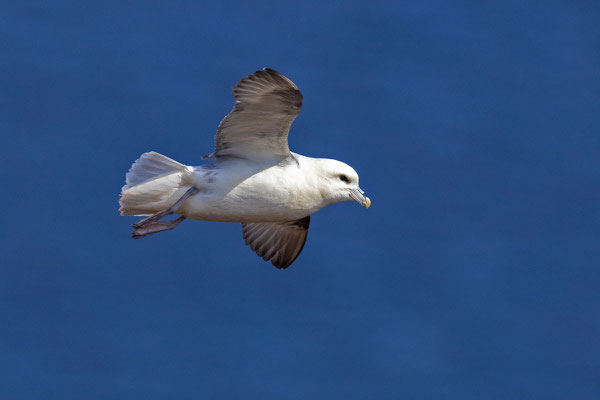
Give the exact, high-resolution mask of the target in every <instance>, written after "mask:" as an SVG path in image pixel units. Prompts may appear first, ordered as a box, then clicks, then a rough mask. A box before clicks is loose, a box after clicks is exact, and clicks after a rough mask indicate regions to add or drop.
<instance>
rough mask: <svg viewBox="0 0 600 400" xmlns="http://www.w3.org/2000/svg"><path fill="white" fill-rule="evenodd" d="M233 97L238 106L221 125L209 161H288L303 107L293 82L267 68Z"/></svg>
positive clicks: (246, 81) (241, 84)
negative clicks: (223, 158) (224, 158)
mask: <svg viewBox="0 0 600 400" xmlns="http://www.w3.org/2000/svg"><path fill="white" fill-rule="evenodd" d="M233 97H234V98H235V101H236V104H235V106H234V107H233V110H232V111H231V112H230V113H229V115H227V116H226V117H225V118H223V120H222V121H221V123H220V124H219V129H218V130H217V135H216V137H215V152H214V153H213V154H211V155H210V156H209V157H221V156H236V157H241V158H247V159H253V158H255V159H256V158H260V159H264V158H282V157H289V156H290V149H289V146H288V133H289V130H290V126H291V125H292V122H293V121H294V119H295V118H296V116H297V115H298V114H299V113H300V108H301V107H302V94H301V93H300V91H299V90H298V88H297V87H296V85H295V84H294V82H292V81H291V80H289V79H288V78H286V77H285V76H283V75H282V74H280V73H279V72H277V71H274V70H272V69H269V68H265V69H264V70H262V71H256V72H255V73H254V74H252V75H250V76H248V77H247V78H244V79H242V80H241V81H240V82H239V83H238V84H237V85H236V86H235V87H234V88H233Z"/></svg>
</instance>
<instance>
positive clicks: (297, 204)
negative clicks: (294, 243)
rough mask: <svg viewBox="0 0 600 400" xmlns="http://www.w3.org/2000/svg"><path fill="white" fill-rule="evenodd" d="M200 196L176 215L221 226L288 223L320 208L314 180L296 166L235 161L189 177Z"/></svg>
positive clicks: (199, 170) (189, 202)
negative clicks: (226, 223) (249, 223)
mask: <svg viewBox="0 0 600 400" xmlns="http://www.w3.org/2000/svg"><path fill="white" fill-rule="evenodd" d="M191 180H192V183H193V184H194V186H196V187H197V188H198V189H199V190H200V192H199V193H198V194H196V195H194V196H192V197H191V198H189V199H188V200H187V201H186V202H185V203H184V205H183V206H182V207H181V208H180V210H179V212H180V213H182V214H183V215H185V216H186V217H188V218H192V219H199V220H206V221H221V222H266V221H271V222H275V221H292V220H297V219H300V218H303V217H305V216H307V215H310V214H312V213H314V212H316V211H317V210H319V209H320V208H321V207H322V206H323V205H324V204H323V200H322V198H321V196H320V193H319V191H318V190H317V188H316V184H315V182H314V179H312V177H311V176H310V174H307V171H306V170H305V169H304V168H301V167H300V166H299V165H298V164H296V163H288V164H285V165H274V166H273V165H257V164H256V163H252V164H249V163H247V162H246V161H243V160H237V161H235V162H231V163H228V164H224V165H221V166H219V168H213V169H206V168H203V167H198V168H197V169H196V171H195V173H194V176H193V177H191Z"/></svg>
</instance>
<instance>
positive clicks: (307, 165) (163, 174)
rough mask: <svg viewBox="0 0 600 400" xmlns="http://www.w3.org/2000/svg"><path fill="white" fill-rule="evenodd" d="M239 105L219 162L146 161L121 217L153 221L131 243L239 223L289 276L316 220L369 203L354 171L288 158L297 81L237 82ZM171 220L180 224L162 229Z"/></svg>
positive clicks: (257, 77) (266, 76)
mask: <svg viewBox="0 0 600 400" xmlns="http://www.w3.org/2000/svg"><path fill="white" fill-rule="evenodd" d="M233 97H234V99H235V106H234V107H233V110H232V111H231V112H230V113H229V114H228V115H227V116H226V117H225V118H223V120H222V121H221V123H220V124H219V128H218V130H217V134H216V137H215V151H214V152H213V153H212V154H209V155H206V156H204V157H203V158H204V159H213V161H212V162H211V163H207V164H204V165H201V166H198V167H191V166H187V165H183V164H180V163H178V162H177V161H175V160H172V159H171V158H168V157H166V156H163V155H161V154H159V153H156V152H149V153H144V154H142V155H141V157H140V158H139V159H137V160H136V161H135V162H134V163H133V165H132V166H131V169H130V170H129V172H128V173H127V176H126V184H125V186H123V188H122V190H121V198H120V200H119V205H120V206H121V207H120V209H119V211H120V212H121V215H139V216H148V217H147V218H145V219H143V220H141V221H139V222H137V223H135V224H133V228H134V231H133V235H132V236H133V238H140V237H143V236H147V235H151V234H153V233H157V232H162V231H165V230H169V229H173V228H175V227H176V226H177V225H178V224H180V223H181V222H182V221H183V220H185V219H186V218H190V219H196V220H203V221H219V222H241V223H242V233H243V237H244V239H245V241H246V244H247V245H249V246H250V248H251V249H252V250H253V251H254V252H256V254H258V255H259V256H260V257H262V258H263V260H265V261H269V260H270V261H271V263H272V264H273V265H274V266H275V267H277V268H286V267H288V266H289V265H290V264H291V263H292V262H294V260H295V259H296V258H297V257H298V255H299V254H300V252H301V251H302V248H303V247H304V243H305V242H306V237H307V234H308V225H309V223H310V216H311V214H313V213H315V212H316V211H318V210H319V209H321V208H323V207H325V206H328V205H330V204H335V203H340V202H343V201H350V200H353V201H356V202H358V203H359V204H361V205H362V206H364V207H366V208H368V207H369V206H370V205H371V200H369V198H368V197H366V196H365V195H364V192H363V191H362V190H361V189H360V188H359V186H358V174H357V173H356V171H354V169H352V167H350V166H349V165H347V164H344V163H343V162H340V161H336V160H331V159H325V158H311V157H305V156H302V155H300V154H296V153H292V152H291V151H290V149H289V147H288V133H289V130H290V126H291V124H292V122H293V121H294V119H295V118H296V116H297V115H298V113H299V112H300V108H301V107H302V94H301V93H300V91H299V90H298V88H297V87H296V85H295V84H294V83H293V82H292V81H291V80H289V79H288V78H286V77H285V76H283V75H282V74H280V73H279V72H277V71H274V70H272V69H270V68H264V69H263V70H261V71H256V72H255V73H254V74H252V75H250V76H248V77H246V78H244V79H242V80H241V81H239V82H238V84H237V85H236V86H235V87H234V88H233ZM171 214H180V216H179V218H177V219H173V220H162V221H161V219H162V218H164V217H166V216H168V215H171Z"/></svg>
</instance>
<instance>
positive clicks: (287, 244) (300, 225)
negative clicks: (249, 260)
mask: <svg viewBox="0 0 600 400" xmlns="http://www.w3.org/2000/svg"><path fill="white" fill-rule="evenodd" d="M309 225H310V216H308V217H304V218H301V219H299V220H297V221H289V222H244V223H242V233H243V236H244V239H245V241H246V244H247V245H248V246H250V248H251V249H252V251H254V252H256V254H258V255H259V256H260V257H262V259H263V260H265V261H269V260H270V261H271V264H273V265H274V266H276V267H277V268H287V267H289V266H290V264H291V263H293V262H294V260H295V259H296V258H298V256H299V255H300V252H301V251H302V249H303V248H304V244H305V243H306V237H307V236H308V226H309Z"/></svg>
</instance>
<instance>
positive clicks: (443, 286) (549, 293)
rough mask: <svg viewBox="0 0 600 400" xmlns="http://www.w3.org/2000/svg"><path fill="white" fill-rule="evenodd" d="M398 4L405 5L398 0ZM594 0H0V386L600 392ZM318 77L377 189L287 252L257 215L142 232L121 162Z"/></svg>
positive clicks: (307, 115)
mask: <svg viewBox="0 0 600 400" xmlns="http://www.w3.org/2000/svg"><path fill="white" fill-rule="evenodd" d="M396 3H397V4H396ZM599 21H600V9H599V7H598V5H597V4H596V3H595V2H591V1H590V2H586V1H562V2H559V1H548V2H527V1H525V2H523V1H512V2H511V1H501V2H485V4H484V3H483V2H462V1H452V2H448V1H421V2H413V4H405V2H402V3H401V2H370V5H367V4H366V2H363V1H345V2H335V3H334V2H315V3H307V2H302V5H300V3H295V4H291V3H287V2H283V3H281V2H279V3H275V2H274V3H266V2H264V3H260V2H259V3H257V2H253V3H248V4H246V3H242V2H240V3H236V2H234V3H228V4H221V3H217V2H215V3H213V4H201V2H183V1H174V2H160V3H159V2H154V1H130V2H123V1H105V2H87V1H83V2H82V1H54V2H50V3H47V2H29V1H24V2H16V1H15V2H10V3H3V5H2V6H0V49H1V50H2V52H1V56H0V133H1V135H2V141H1V143H2V144H1V146H0V160H1V162H2V168H1V169H0V181H1V182H2V190H1V200H0V201H1V204H2V211H3V215H2V223H1V224H0V265H1V267H0V317H1V320H0V398H2V399H42V398H43V399H71V398H73V399H94V398H98V399H192V398H193V399H202V398H215V399H239V398H244V399H271V398H283V399H307V398H308V399H320V398H322V399H348V398H351V399H353V398H355V399H367V398H373V399H400V398H405V399H511V398H519V399H598V398H600V342H599V341H598V338H599V336H600V314H599V311H600V293H599V286H600V264H599V263H600V250H599V249H600V247H599V245H598V244H599V243H598V241H599V237H600V227H599V224H600V208H599V205H600V157H599V156H600V134H599V130H600V107H599V102H598V99H599V96H600V72H599V71H600V68H599V63H600V35H599V34H598V22H599ZM263 66H269V67H272V68H275V69H277V70H279V71H281V72H283V73H284V74H286V75H287V76H289V77H290V78H291V79H293V80H294V81H295V82H296V84H297V85H298V86H299V87H300V89H301V90H302V92H303V94H304V99H305V101H304V107H303V110H302V113H301V114H300V116H299V118H298V119H297V120H296V122H295V123H294V125H293V127H292V134H291V137H290V143H291V147H292V149H293V150H294V151H296V152H298V153H301V154H305V155H308V156H324V157H331V158H336V159H340V160H343V161H345V162H347V163H349V164H351V165H352V166H353V167H354V168H355V169H356V170H357V171H358V172H359V174H360V176H361V186H362V187H363V189H365V190H366V191H367V194H368V195H369V196H370V197H371V198H372V200H373V206H372V207H371V208H370V209H369V210H364V209H362V208H361V207H359V206H358V205H356V204H350V203H347V204H342V205H336V206H333V207H329V208H327V209H324V210H322V211H320V212H319V213H318V214H316V215H315V216H314V217H313V219H312V224H311V228H310V234H309V239H308V243H307V245H306V247H305V250H304V252H303V253H302V254H301V256H300V258H299V259H298V260H297V261H296V262H295V263H294V265H293V266H292V267H291V268H290V269H288V270H285V271H278V270H276V269H275V268H273V267H272V266H271V265H270V264H268V263H264V262H263V261H262V260H260V259H259V258H258V257H256V256H255V255H254V254H253V253H252V252H251V251H250V250H249V249H248V248H247V247H246V246H244V244H243V240H242V238H241V230H240V227H239V225H238V224H218V223H207V222H197V221H186V222H185V223H184V224H182V225H181V226H180V227H178V228H177V229H176V230H174V231H172V232H166V233H161V234H159V235H155V236H151V237H148V238H145V239H143V240H139V241H134V240H131V239H130V237H129V236H130V233H131V223H132V222H134V221H135V219H134V218H124V217H120V216H119V215H118V212H117V207H118V206H117V200H118V194H119V191H120V187H121V186H122V184H123V182H124V176H125V172H126V171H127V169H128V168H129V166H130V165H131V163H132V161H133V160H135V159H136V158H137V157H138V156H139V155H140V154H141V153H142V152H145V151H150V150H156V151H159V152H161V153H164V154H166V155H169V156H171V157H173V158H175V159H177V160H179V161H181V162H184V163H188V164H197V163H199V162H200V161H199V158H200V156H201V155H203V154H207V153H209V152H211V151H212V145H213V134H214V132H215V130H216V126H217V124H218V122H219V120H220V119H221V118H222V117H223V116H224V115H225V114H226V113H227V112H228V111H229V109H230V108H231V106H232V104H233V100H232V98H231V92H230V88H231V87H232V86H233V85H234V84H235V83H236V82H237V81H238V79H240V78H241V77H243V76H245V75H247V74H249V73H251V72H253V71H255V70H256V69H259V68H261V67H263Z"/></svg>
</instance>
